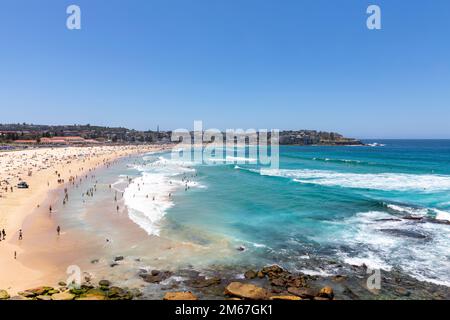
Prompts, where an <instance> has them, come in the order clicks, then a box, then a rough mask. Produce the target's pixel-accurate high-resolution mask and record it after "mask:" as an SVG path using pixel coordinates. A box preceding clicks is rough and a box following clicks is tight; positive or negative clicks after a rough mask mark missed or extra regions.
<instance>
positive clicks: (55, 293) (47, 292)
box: [0, 280, 142, 300]
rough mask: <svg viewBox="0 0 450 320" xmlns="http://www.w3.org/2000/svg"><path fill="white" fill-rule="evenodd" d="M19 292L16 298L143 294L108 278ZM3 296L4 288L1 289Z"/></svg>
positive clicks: (110, 297) (128, 297)
mask: <svg viewBox="0 0 450 320" xmlns="http://www.w3.org/2000/svg"><path fill="white" fill-rule="evenodd" d="M60 284H63V282H60ZM64 284H65V283H64ZM5 293H6V291H5ZM18 294H19V296H17V297H14V300H17V299H20V300H132V299H133V298H135V297H140V296H141V295H142V294H141V292H140V291H139V290H138V289H133V290H128V289H124V288H120V287H116V286H111V283H110V282H109V281H108V280H101V281H100V282H99V286H98V287H94V286H93V285H91V284H89V283H86V284H83V285H81V286H80V287H79V288H75V287H74V288H67V287H65V286H64V287H63V286H61V287H59V289H55V288H52V287H38V288H33V289H28V290H25V291H22V292H19V293H18ZM1 296H2V290H0V297H1ZM4 297H5V299H8V298H9V295H7V293H6V294H4ZM6 297H7V298H6ZM11 299H12V298H11Z"/></svg>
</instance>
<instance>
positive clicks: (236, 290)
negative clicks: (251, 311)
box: [225, 282, 269, 300]
mask: <svg viewBox="0 0 450 320" xmlns="http://www.w3.org/2000/svg"><path fill="white" fill-rule="evenodd" d="M225 294H226V295H229V296H235V297H238V298H243V299H250V300H264V299H268V298H269V293H268V292H267V290H266V289H263V288H260V287H257V286H255V285H253V284H247V283H242V282H232V283H230V284H229V285H228V286H227V287H226V288H225Z"/></svg>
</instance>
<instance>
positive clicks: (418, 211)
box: [386, 204, 428, 217]
mask: <svg viewBox="0 0 450 320" xmlns="http://www.w3.org/2000/svg"><path fill="white" fill-rule="evenodd" d="M386 207H388V208H389V209H391V210H394V211H397V212H400V213H407V214H409V215H412V216H415V217H424V216H426V215H427V214H428V209H427V208H411V207H408V206H400V205H396V204H388V205H387V206H386Z"/></svg>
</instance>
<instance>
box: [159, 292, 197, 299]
mask: <svg viewBox="0 0 450 320" xmlns="http://www.w3.org/2000/svg"><path fill="white" fill-rule="evenodd" d="M163 299H164V300H198V298H197V297H196V296H195V295H194V294H193V293H192V292H190V291H185V292H167V293H166V294H165V295H164V298H163Z"/></svg>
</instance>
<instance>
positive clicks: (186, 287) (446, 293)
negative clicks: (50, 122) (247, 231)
mask: <svg viewBox="0 0 450 320" xmlns="http://www.w3.org/2000/svg"><path fill="white" fill-rule="evenodd" d="M152 151H159V150H152ZM147 152H148V151H146V152H137V153H133V154H132V155H130V154H127V155H125V156H122V157H117V158H115V159H114V160H111V162H102V161H101V162H95V161H94V162H95V163H97V165H96V166H94V167H93V168H89V169H87V172H89V177H86V178H85V179H84V182H83V183H84V184H85V185H84V186H83V189H82V190H86V187H87V186H92V185H93V184H94V185H97V182H96V179H97V173H98V174H99V175H98V176H99V177H100V176H102V175H104V173H106V172H108V171H107V170H108V169H110V167H112V168H113V167H114V166H116V165H117V163H118V161H120V159H123V160H124V161H126V158H127V157H128V156H133V155H135V156H137V155H138V154H145V153H147ZM97 160H98V159H97ZM99 163H100V164H99ZM71 168H73V166H71ZM50 170H52V169H50ZM67 170H69V169H68V168H67ZM72 170H73V169H72ZM100 170H101V171H100ZM84 173H86V172H84ZM84 173H83V174H84ZM52 176H53V174H52ZM27 180H28V179H27ZM30 181H31V180H30ZM79 185H80V186H81V185H82V184H81V182H80V184H79ZM77 186H78V184H77ZM98 187H99V192H101V188H103V192H104V194H109V195H110V196H111V195H113V193H112V192H114V191H112V190H111V189H109V190H107V187H106V185H105V182H104V181H103V182H101V183H100V185H99V186H98ZM64 188H67V189H69V190H70V191H69V194H70V197H71V199H73V195H74V194H76V192H79V193H81V192H82V190H79V191H76V192H72V191H75V187H74V186H73V185H72V186H71V185H70V183H68V182H66V183H65V184H57V185H56V187H55V188H50V189H49V190H48V189H46V188H44V189H46V193H45V199H44V200H42V201H41V203H40V208H36V207H34V208H32V210H31V211H30V212H29V213H28V214H27V215H26V217H25V218H24V220H23V221H22V222H21V223H22V227H23V228H22V229H23V230H24V239H23V240H22V241H21V242H19V241H18V240H17V237H18V233H17V232H16V233H14V234H11V233H8V234H7V240H8V241H7V242H8V243H9V244H10V245H16V246H17V245H19V246H17V248H18V249H17V250H19V249H20V250H21V251H20V252H19V251H18V259H17V260H18V261H17V262H18V263H20V268H21V269H20V273H19V272H17V270H18V269H17V268H15V269H14V270H13V271H11V269H10V271H7V272H3V273H2V274H3V275H2V276H0V277H2V278H0V289H6V290H7V291H8V292H9V294H10V295H11V296H16V295H17V294H18V292H19V291H23V290H28V289H30V288H34V287H39V286H42V285H43V284H44V285H46V286H47V285H50V286H54V287H56V284H57V283H59V282H60V281H64V280H65V279H66V277H67V274H66V269H67V267H68V266H70V265H77V266H79V267H80V268H81V270H82V281H83V283H84V285H85V286H86V287H91V286H93V285H95V283H98V282H99V281H101V280H104V279H108V280H109V281H110V282H111V283H113V284H117V285H119V286H120V288H125V290H128V289H127V288H132V289H137V290H140V292H141V294H143V295H142V296H140V295H139V297H138V296H136V298H143V299H145V298H147V299H161V298H162V297H163V296H164V295H165V294H166V293H171V292H173V291H178V290H183V291H191V292H193V293H194V294H195V295H196V297H198V298H200V299H225V298H227V297H228V296H227V295H224V291H225V288H226V286H227V285H228V284H229V283H231V282H243V283H248V284H253V285H256V286H261V287H262V288H264V289H265V290H267V292H269V293H270V295H272V296H275V295H276V296H280V295H281V296H286V297H287V296H289V297H291V298H292V296H293V295H294V296H295V294H293V293H292V292H297V291H295V290H293V289H291V290H289V288H291V287H289V286H288V285H291V284H292V283H291V282H289V281H290V280H289V279H291V278H292V277H294V278H298V277H300V278H302V279H303V278H304V279H306V280H308V283H309V284H308V285H310V286H312V287H313V288H314V289H315V290H316V291H319V290H320V288H319V287H321V286H329V287H331V288H333V289H334V291H335V294H336V299H382V298H392V299H411V298H412V299H415V298H417V299H421V298H423V299H432V298H436V299H450V290H449V288H448V287H445V286H440V285H436V284H433V283H429V282H425V281H420V280H417V279H414V278H411V277H410V276H408V275H407V274H406V273H405V272H401V271H397V270H394V271H382V274H383V283H384V282H386V287H383V288H382V292H381V293H380V292H370V291H369V290H368V289H367V288H365V287H364V285H363V282H364V283H365V281H366V279H367V277H368V276H369V275H368V274H367V267H365V266H359V267H358V266H352V265H349V264H345V263H342V264H337V262H330V261H326V260H314V261H311V262H310V266H315V267H318V268H319V269H320V268H321V267H324V266H326V265H328V266H329V265H332V266H333V267H334V266H335V267H337V270H338V271H337V273H336V274H333V275H327V276H324V275H308V274H305V273H302V272H301V271H296V272H295V273H291V272H289V271H286V269H284V270H283V271H279V272H278V271H277V272H278V273H279V274H280V275H277V276H276V277H272V278H273V279H271V278H270V277H269V278H268V279H267V277H264V278H259V277H248V276H246V275H245V274H246V273H247V271H252V270H249V269H253V270H256V271H255V272H254V273H258V272H257V270H259V269H260V268H265V267H267V266H263V265H254V266H248V267H245V266H243V265H238V264H236V265H224V264H221V263H218V264H211V265H205V266H204V268H202V266H199V265H197V266H186V268H183V267H180V263H179V262H180V261H183V257H184V255H186V254H192V255H196V256H198V257H201V255H202V254H206V252H204V253H202V249H203V250H204V249H205V248H201V247H199V248H195V247H194V245H193V244H192V243H183V244H181V243H180V242H179V241H177V240H173V239H168V238H164V236H163V237H158V236H149V235H148V234H147V233H146V232H145V231H144V230H143V229H142V228H141V227H139V226H138V225H137V224H135V223H134V222H133V221H132V220H131V219H130V217H129V215H128V210H127V208H126V207H125V206H124V205H123V203H122V202H121V203H120V207H121V209H120V212H117V213H116V212H115V202H112V201H111V199H112V198H109V200H104V201H103V202H102V200H101V199H100V200H98V199H97V196H96V200H94V201H93V202H94V203H93V204H92V205H91V206H88V205H86V206H85V208H84V209H83V220H84V221H85V222H86V223H87V225H89V226H90V227H91V229H92V230H95V232H92V230H88V229H86V230H85V229H84V228H80V226H66V225H64V224H62V226H63V230H62V233H61V236H60V237H57V235H56V226H57V225H59V223H61V221H65V220H64V219H66V217H65V216H64V215H60V214H59V213H60V212H59V208H62V207H61V205H56V206H55V205H54V204H55V202H61V201H62V200H63V199H64V195H65V193H64ZM14 192H16V190H15V191H14ZM3 200H5V199H2V198H0V201H3ZM121 200H122V199H121ZM71 201H73V200H71ZM76 201H77V199H75V200H74V203H75V202H76ZM122 201H123V200H122ZM111 204H112V205H111ZM49 205H52V206H53V213H52V214H50V213H49V212H48V207H49ZM97 208H101V210H97ZM2 210H3V209H2ZM1 212H2V211H1ZM64 213H66V214H67V213H68V212H64ZM69 213H70V212H69ZM2 218H3V217H2ZM105 218H107V219H105ZM103 229H106V230H109V231H111V230H114V232H115V234H114V235H112V236H111V237H112V238H110V235H107V237H108V238H109V239H113V240H114V241H113V242H112V243H113V244H108V246H106V245H105V235H104V234H103V233H102V231H103ZM97 231H98V232H97ZM11 237H13V239H12V240H11ZM29 239H32V240H33V241H28V240H29ZM4 244H5V243H4V242H3V241H2V242H1V243H0V250H3V245H4ZM210 245H211V244H210ZM135 247H140V248H141V249H140V251H138V253H136V250H134V248H135ZM225 247H226V246H224V248H225ZM226 249H230V250H233V251H231V252H229V253H230V254H233V252H234V254H239V252H237V250H236V248H235V247H229V248H226ZM143 252H145V253H146V254H143ZM0 253H2V254H3V251H0ZM139 254H141V255H139ZM2 257H3V255H2ZM93 261H95V262H93ZM160 262H161V263H160ZM0 263H3V261H2V260H0ZM168 266H170V267H169V268H168ZM2 267H3V264H2ZM246 268H248V269H246ZM305 269H306V268H305ZM2 271H3V270H2ZM15 272H16V273H18V274H21V278H22V279H20V283H19V282H17V283H16V284H15V286H14V287H13V286H10V287H7V286H5V285H4V282H3V280H2V279H3V277H5V276H7V277H11V275H14V273H15ZM23 276H26V279H23V278H24V277H23ZM274 279H275V281H273V280H274ZM288 280H289V281H288ZM397 280H398V281H397ZM383 285H384V284H383ZM301 287H302V288H303V285H302V286H301ZM297 289H298V288H297ZM316 293H317V292H316ZM297 297H298V296H297ZM301 298H302V299H306V298H304V297H301ZM317 298H320V296H317Z"/></svg>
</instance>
